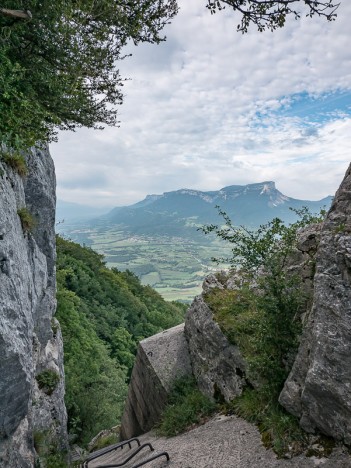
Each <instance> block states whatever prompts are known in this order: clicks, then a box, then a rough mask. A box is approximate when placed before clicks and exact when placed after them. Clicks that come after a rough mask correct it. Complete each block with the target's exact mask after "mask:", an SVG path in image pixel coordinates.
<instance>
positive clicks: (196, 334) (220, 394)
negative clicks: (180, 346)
mask: <svg viewBox="0 0 351 468" xmlns="http://www.w3.org/2000/svg"><path fill="white" fill-rule="evenodd" d="M208 282H209V278H207V280H206V291H207V290H209V289H210V288H209V287H208ZM217 283H218V280H217V279H216V284H217ZM185 336H186V338H187V341H188V345H189V352H190V359H191V365H192V369H193V374H194V377H195V379H196V381H197V384H198V387H199V389H200V391H201V392H202V393H203V394H204V395H206V396H208V397H209V398H210V399H212V400H214V399H220V400H221V399H224V400H225V401H230V400H232V399H233V398H234V397H236V396H238V395H240V394H241V393H242V390H243V387H244V386H245V385H246V379H245V370H246V364H245V361H244V358H243V357H242V354H241V352H240V350H239V348H238V347H237V346H234V345H232V344H230V343H229V341H228V340H227V338H226V337H225V336H224V334H223V333H222V331H221V329H220V327H219V325H218V324H217V323H216V322H215V321H214V318H213V313H212V311H211V309H210V308H209V307H208V305H207V304H206V302H205V301H204V299H203V297H202V296H201V295H200V296H197V297H196V298H195V299H194V301H193V303H192V305H191V307H190V308H189V310H188V312H187V314H186V319H185Z"/></svg>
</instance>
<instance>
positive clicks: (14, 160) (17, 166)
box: [2, 152, 28, 177]
mask: <svg viewBox="0 0 351 468" xmlns="http://www.w3.org/2000/svg"><path fill="white" fill-rule="evenodd" d="M2 160H3V161H4V163H5V164H7V165H8V166H9V167H11V168H12V169H13V170H14V171H16V172H17V174H19V175H20V176H21V177H25V176H26V175H27V173H28V168H27V163H26V160H25V159H24V157H23V156H22V155H21V154H19V153H10V152H3V153H2Z"/></svg>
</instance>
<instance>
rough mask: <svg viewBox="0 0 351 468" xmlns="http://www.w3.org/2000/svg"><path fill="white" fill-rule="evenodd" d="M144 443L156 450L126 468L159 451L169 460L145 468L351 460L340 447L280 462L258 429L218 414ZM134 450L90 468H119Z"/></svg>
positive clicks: (349, 466)
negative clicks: (329, 452) (175, 433)
mask: <svg viewBox="0 0 351 468" xmlns="http://www.w3.org/2000/svg"><path fill="white" fill-rule="evenodd" d="M139 439H140V442H141V444H145V443H151V444H152V446H153V447H154V449H155V451H154V452H151V451H150V449H149V448H148V447H144V448H143V449H142V450H141V451H140V453H139V454H138V455H136V456H135V457H133V459H132V461H131V462H129V463H128V464H126V465H123V466H124V467H125V468H132V467H134V466H137V465H138V463H140V462H142V461H143V460H145V459H147V458H150V457H152V456H153V455H155V454H157V453H160V452H164V451H166V452H168V454H169V455H170V461H168V462H166V461H165V458H164V457H163V458H159V459H157V460H154V461H151V462H149V463H147V464H145V465H143V466H145V467H146V468H276V467H278V468H311V467H316V466H321V467H323V468H351V457H350V455H349V454H348V453H346V452H343V450H342V449H341V448H338V449H335V450H334V452H333V454H332V455H331V457H330V458H316V457H310V458H307V457H305V456H299V457H295V458H293V459H290V460H278V459H277V458H276V455H275V454H274V452H273V451H272V450H266V449H265V448H264V446H263V445H262V442H261V436H260V434H259V432H258V429H257V428H256V426H254V425H253V424H250V423H248V422H247V421H245V420H243V419H241V418H238V417H237V416H223V415H217V416H215V417H214V418H212V419H210V420H209V421H208V422H207V423H206V424H204V425H202V426H198V427H196V428H194V429H192V430H191V431H188V432H186V433H184V434H180V435H178V436H176V437H171V438H165V437H158V436H156V435H155V434H154V433H153V432H149V433H147V434H144V435H143V436H140V437H139ZM135 450H137V445H136V443H135V442H133V444H132V450H129V448H128V446H125V447H124V449H123V450H118V451H115V452H111V453H109V454H106V455H104V456H103V457H101V458H99V459H96V460H94V461H92V462H89V468H98V467H101V466H104V465H110V466H118V465H117V464H118V463H120V462H121V461H124V460H126V458H127V457H129V456H130V455H131V454H132V453H133V452H134V451H135Z"/></svg>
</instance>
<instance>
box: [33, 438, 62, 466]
mask: <svg viewBox="0 0 351 468" xmlns="http://www.w3.org/2000/svg"><path fill="white" fill-rule="evenodd" d="M33 442H34V448H35V451H36V452H37V454H38V456H39V458H37V460H36V463H35V467H38V468H66V467H67V462H66V453H64V452H62V451H59V450H58V447H57V442H56V441H54V439H53V437H52V434H51V433H50V431H35V432H34V433H33Z"/></svg>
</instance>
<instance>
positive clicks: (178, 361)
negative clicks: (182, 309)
mask: <svg viewBox="0 0 351 468" xmlns="http://www.w3.org/2000/svg"><path fill="white" fill-rule="evenodd" d="M190 375H192V371H191V364H190V358H189V352H188V346H187V342H186V340H185V336H184V324H181V325H178V326H176V327H173V328H170V329H169V330H166V331H163V332H161V333H158V334H157V335H154V336H151V337H150V338H147V339H145V340H142V341H141V342H140V343H139V347H138V352H137V356H136V361H135V364H134V367H133V372H132V376H131V381H130V384H129V389H128V397H127V402H126V406H125V410H124V413H123V416H122V421H121V438H122V440H124V439H129V438H131V437H134V436H137V435H140V434H143V433H145V432H147V431H148V430H150V429H151V428H152V427H153V426H154V425H155V424H156V423H157V422H158V420H159V418H160V416H161V414H162V411H163V410H164V408H165V405H166V403H167V398H168V395H169V392H170V390H171V389H172V385H173V383H174V381H175V380H177V379H179V378H181V377H184V376H190Z"/></svg>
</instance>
